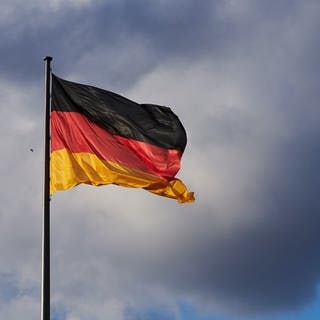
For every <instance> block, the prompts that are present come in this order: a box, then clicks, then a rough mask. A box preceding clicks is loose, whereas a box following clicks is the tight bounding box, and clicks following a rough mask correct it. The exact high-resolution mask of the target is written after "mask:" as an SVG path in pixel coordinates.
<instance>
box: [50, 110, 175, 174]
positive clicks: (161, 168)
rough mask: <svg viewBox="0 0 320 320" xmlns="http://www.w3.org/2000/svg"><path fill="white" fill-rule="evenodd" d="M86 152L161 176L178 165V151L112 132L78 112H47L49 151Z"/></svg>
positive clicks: (169, 172)
mask: <svg viewBox="0 0 320 320" xmlns="http://www.w3.org/2000/svg"><path fill="white" fill-rule="evenodd" d="M64 148H66V149H68V150H69V151H71V152H72V153H79V152H88V153H91V154H95V155H96V156H98V157H99V158H100V159H102V160H106V161H112V162H117V163H119V164H122V165H126V166H129V167H132V168H134V169H138V170H141V171H145V172H147V173H151V174H156V175H158V176H161V177H168V178H171V177H174V176H175V174H176V173H177V172H178V170H179V169H180V159H181V151H179V150H173V149H165V148H161V147H158V146H154V145H151V144H148V143H145V142H140V141H136V140H132V139H128V138H123V137H120V136H113V135H111V134H110V133H109V132H107V131H106V130H105V129H103V128H101V127H100V126H98V125H97V124H95V123H93V122H92V121H90V120H89V119H88V118H86V117H85V116H84V115H82V114H80V113H78V112H61V111H53V112H52V113H51V151H52V152H53V151H56V150H60V149H64Z"/></svg>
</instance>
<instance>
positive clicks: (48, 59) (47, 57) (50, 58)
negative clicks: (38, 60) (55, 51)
mask: <svg viewBox="0 0 320 320" xmlns="http://www.w3.org/2000/svg"><path fill="white" fill-rule="evenodd" d="M43 60H44V61H52V57H50V56H46V57H45V58H44V59H43Z"/></svg>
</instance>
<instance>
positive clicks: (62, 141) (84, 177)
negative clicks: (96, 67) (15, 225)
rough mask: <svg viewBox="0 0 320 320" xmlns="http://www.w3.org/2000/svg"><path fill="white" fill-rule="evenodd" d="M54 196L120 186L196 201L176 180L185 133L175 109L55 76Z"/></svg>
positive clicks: (53, 125) (182, 184) (52, 188)
mask: <svg viewBox="0 0 320 320" xmlns="http://www.w3.org/2000/svg"><path fill="white" fill-rule="evenodd" d="M50 125H51V155H50V194H51V195H52V194H53V193H54V192H55V191H57V190H67V189H69V188H72V187H74V186H76V185H78V184H80V183H86V184H90V185H95V186H99V185H105V184H116V185H120V186H124V187H133V188H143V189H145V190H147V191H150V192H153V193H155V194H158V195H161V196H164V197H169V198H174V199H177V200H178V201H179V202H193V201H194V196H193V193H192V192H189V191H188V190H187V188H186V186H185V185H184V183H183V182H182V181H180V180H179V179H176V178H175V174H176V173H177V172H178V170H179V169H180V160H181V156H182V153H183V151H184V149H185V146H186V142H187V138H186V132H185V130H184V128H183V126H182V124H181V122H180V120H179V118H178V117H177V116H176V115H175V114H174V113H173V112H172V111H171V109H170V108H167V107H164V106H158V105H152V104H138V103H135V102H133V101H131V100H129V99H126V98H124V97H122V96H120V95H118V94H116V93H113V92H109V91H106V90H102V89H99V88H96V87H93V86H88V85H84V84H79V83H74V82H70V81H67V80H63V79H61V78H58V77H57V76H55V75H54V74H52V100H51V120H50Z"/></svg>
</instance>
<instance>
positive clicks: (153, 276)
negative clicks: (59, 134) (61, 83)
mask: <svg viewBox="0 0 320 320" xmlns="http://www.w3.org/2000/svg"><path fill="white" fill-rule="evenodd" d="M10 3H11V2H10ZM12 3H14V4H15V5H17V4H18V2H12ZM72 3H73V2H72V1H71V2H70V3H69V7H68V8H66V9H65V8H63V7H62V6H61V4H60V3H58V2H57V3H56V7H55V8H53V9H48V13H46V12H45V11H42V15H39V16H38V15H35V14H36V13H37V12H40V11H39V10H40V9H39V8H36V6H35V4H36V2H34V6H31V7H28V8H25V12H24V13H25V15H24V17H25V19H24V20H23V22H21V24H20V25H17V23H16V22H17V21H20V20H21V17H22V14H23V10H22V8H21V7H19V6H16V8H15V12H14V13H12V15H11V16H10V18H8V19H7V20H3V22H2V23H3V24H4V25H5V26H6V27H10V28H11V29H10V28H9V29H6V30H9V31H8V32H4V31H2V32H1V34H2V36H3V38H2V39H3V41H2V44H1V52H0V54H1V57H2V63H1V71H2V72H1V78H0V96H1V101H2V103H1V106H0V112H1V117H0V133H1V136H2V140H1V142H0V146H1V150H2V161H1V164H0V174H1V177H2V179H1V185H2V187H1V190H2V191H1V193H0V194H1V196H0V199H1V203H2V209H1V212H0V219H1V224H0V226H1V230H0V235H1V241H0V243H1V245H0V251H1V256H2V257H3V262H2V263H1V267H0V282H1V279H5V281H3V284H4V286H5V287H6V288H7V293H8V294H7V295H4V294H1V295H0V297H5V298H6V299H7V301H9V303H8V304H7V305H6V306H5V305H4V304H2V305H1V306H0V308H1V309H0V313H1V314H4V315H6V318H7V319H10V317H11V318H12V319H13V318H14V315H15V318H17V315H16V314H14V311H13V310H23V311H21V313H24V314H28V315H33V313H34V312H35V311H34V310H35V309H36V308H37V307H36V305H37V303H36V301H37V289H36V288H38V286H39V272H40V267H39V261H40V245H39V241H40V217H41V201H42V200H41V199H42V188H41V185H42V182H41V180H42V178H41V177H42V164H41V163H42V138H41V137H42V132H43V127H42V126H43V119H42V112H41V111H40V110H42V108H43V96H42V95H43V94H42V90H43V83H42V79H43V69H42V64H41V59H42V57H43V56H44V55H45V54H48V53H50V52H52V55H53V56H54V57H55V60H54V63H53V67H54V71H55V72H57V73H58V74H59V75H61V76H67V77H68V78H69V77H70V78H71V79H70V80H77V81H80V82H87V83H90V84H95V85H98V86H100V87H106V88H108V89H112V90H114V91H118V92H119V91H120V92H119V93H122V94H124V95H126V96H128V97H129V98H132V99H133V100H136V101H138V102H144V103H148V102H149V103H159V104H163V105H168V106H170V107H172V109H173V110H174V111H175V112H176V113H177V114H178V115H179V117H180V119H181V120H182V122H183V123H184V124H185V127H186V129H187V133H188V138H189V140H188V146H187V149H186V152H185V155H184V157H183V160H182V170H181V172H180V173H179V174H178V176H179V177H181V178H182V180H184V181H185V182H186V184H187V185H188V186H189V187H190V189H191V190H193V191H195V192H196V196H197V201H196V203H195V204H194V205H189V206H181V205H178V204H176V203H175V202H174V201H170V200H163V199H162V198H159V197H156V196H154V195H151V194H148V193H146V192H144V191H143V190H132V189H125V188H117V187H114V186H107V187H101V188H93V187H92V188H90V187H88V186H79V187H77V188H75V189H73V190H70V191H68V192H61V193H57V194H55V195H54V197H53V199H52V203H51V206H52V279H53V281H52V286H53V288H52V290H53V291H52V292H53V305H54V310H55V311H54V312H55V314H56V317H57V318H59V317H60V318H66V319H69V320H75V319H85V318H86V317H87V318H91V319H102V318H105V317H106V315H109V317H110V318H112V319H126V317H127V318H130V317H129V316H131V318H132V317H134V316H135V314H136V318H138V316H139V312H138V311H135V310H148V308H150V306H153V305H164V306H166V312H167V310H169V313H170V312H171V314H173V316H174V317H175V318H178V317H179V311H178V310H177V301H181V300H186V301H190V302H192V304H193V305H195V306H197V307H199V308H200V309H206V310H209V311H213V312H221V313H224V314H227V315H228V316H229V317H231V318H232V314H235V313H237V316H238V315H239V314H240V315H244V316H245V317H250V315H251V314H259V313H269V312H274V311H279V310H294V309H295V308H298V307H301V306H303V305H305V304H307V303H309V302H310V301H312V299H314V297H315V291H316V286H317V282H318V279H319V269H320V268H319V267H320V261H319V258H318V256H319V255H318V252H317V248H318V247H319V242H320V238H319V235H318V229H319V224H320V221H319V215H318V211H319V205H320V202H319V200H318V198H319V197H318V195H317V191H318V190H319V183H320V179H319V154H320V153H319V147H318V140H319V139H318V137H319V133H320V132H319V128H318V127H319V126H318V119H319V108H318V101H319V93H318V73H319V72H318V71H319V70H318V69H319V63H318V59H319V58H318V54H317V52H318V48H319V41H318V40H317V39H318V38H317V33H318V27H319V22H318V14H319V9H320V8H319V5H318V4H317V2H316V1H307V2H304V3H301V2H298V1H294V2H292V1H290V2H288V1H283V2H281V3H279V2H276V1H269V2H256V1H249V0H248V1H231V0H229V1H217V2H211V1H203V2H201V3H197V4H196V3H194V2H192V1H186V2H183V6H182V2H181V1H173V2H172V1H171V2H169V1H158V2H156V3H155V4H154V5H153V6H150V5H147V2H146V1H142V0H139V1H136V2H135V3H134V5H133V3H132V2H129V1H122V2H117V3H115V2H108V3H107V4H105V3H93V2H90V3H89V2H86V3H84V4H83V6H79V7H77V9H75V7H72V5H73V4H72ZM4 4H5V2H4ZM289 4H290V5H289ZM7 5H9V3H8V4H7ZM11 8H13V7H11ZM64 9H65V10H64ZM8 10H9V9H8ZM10 10H11V9H10ZM41 10H42V9H41ZM50 10H52V11H54V15H53V14H52V11H51V12H50V14H49V11H50ZM12 12H13V11H12ZM31 17H34V19H31ZM2 30H4V29H2ZM47 36H49V37H48V38H47ZM22 52H23V53H25V56H26V57H27V61H28V63H18V61H20V60H19V59H18V58H19V57H20V55H21V53H22ZM50 54H51V53H50ZM101 70H103V71H101ZM26 79H28V81H26ZM30 147H32V148H34V149H35V152H34V153H31V152H29V151H28V150H29V148H30ZM8 244H10V245H8ZM8 275H9V276H8ZM9 280H10V281H9ZM1 283H2V282H1ZM19 306H20V307H19ZM17 308H18V309H17ZM19 308H20V309H19ZM9 309H10V310H9ZM128 310H129V311H130V310H131V313H132V314H131V313H130V312H129V311H128ZM132 310H133V311H132ZM15 312H18V311H15ZM128 312H129V313H130V314H129V315H128ZM230 313H231V315H230ZM10 314H12V315H10ZM7 315H8V316H7ZM102 315H103V316H102Z"/></svg>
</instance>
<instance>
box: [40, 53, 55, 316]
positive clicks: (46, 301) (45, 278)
mask: <svg viewBox="0 0 320 320" xmlns="http://www.w3.org/2000/svg"><path fill="white" fill-rule="evenodd" d="M44 61H45V95H46V96H45V143H44V148H45V151H44V199H43V217H42V276H41V320H50V95H51V94H50V92H51V61H52V57H49V56H47V57H45V58H44Z"/></svg>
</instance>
